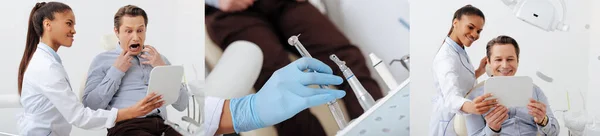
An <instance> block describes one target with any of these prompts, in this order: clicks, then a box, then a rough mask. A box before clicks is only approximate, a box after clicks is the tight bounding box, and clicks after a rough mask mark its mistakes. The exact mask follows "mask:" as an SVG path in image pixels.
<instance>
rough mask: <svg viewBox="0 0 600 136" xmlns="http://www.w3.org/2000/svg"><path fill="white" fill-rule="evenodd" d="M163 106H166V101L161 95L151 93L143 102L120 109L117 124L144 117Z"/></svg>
mask: <svg viewBox="0 0 600 136" xmlns="http://www.w3.org/2000/svg"><path fill="white" fill-rule="evenodd" d="M163 104H165V101H163V100H162V96H161V95H157V94H156V93H151V94H149V95H147V96H146V97H144V98H143V99H142V100H140V101H138V102H137V103H136V104H135V105H133V106H131V107H127V108H123V109H119V111H118V113H117V119H116V121H115V122H119V121H123V120H128V119H132V118H136V117H139V116H144V115H146V114H148V113H150V112H152V111H153V110H154V109H157V108H160V107H161V106H163Z"/></svg>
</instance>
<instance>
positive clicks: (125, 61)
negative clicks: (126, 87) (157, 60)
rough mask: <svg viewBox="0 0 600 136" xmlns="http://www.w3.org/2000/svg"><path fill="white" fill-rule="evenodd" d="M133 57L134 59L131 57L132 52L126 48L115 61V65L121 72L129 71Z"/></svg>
mask: <svg viewBox="0 0 600 136" xmlns="http://www.w3.org/2000/svg"><path fill="white" fill-rule="evenodd" d="M131 59H133V58H132V57H131V53H129V52H128V51H126V50H125V51H122V52H121V54H120V55H119V57H117V60H116V61H115V63H114V64H113V66H114V67H115V68H117V69H119V70H120V71H121V72H127V70H128V69H129V67H131Z"/></svg>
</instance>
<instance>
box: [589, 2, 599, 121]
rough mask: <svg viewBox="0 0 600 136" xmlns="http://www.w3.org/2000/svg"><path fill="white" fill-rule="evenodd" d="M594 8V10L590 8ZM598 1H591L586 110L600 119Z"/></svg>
mask: <svg viewBox="0 0 600 136" xmlns="http://www.w3.org/2000/svg"><path fill="white" fill-rule="evenodd" d="M592 7H594V8H592ZM598 7H600V1H596V0H594V1H591V2H590V8H591V13H592V15H591V16H592V17H591V26H590V29H591V32H590V55H589V63H590V66H589V79H590V80H589V87H588V90H589V91H588V92H587V98H586V100H587V103H586V104H587V109H588V111H590V113H592V115H595V116H597V117H600V108H598V105H596V104H598V103H600V99H598V98H600V91H598V90H600V84H598V83H600V77H599V76H598V75H600V70H598V69H600V41H598V38H599V37H600V8H598Z"/></svg>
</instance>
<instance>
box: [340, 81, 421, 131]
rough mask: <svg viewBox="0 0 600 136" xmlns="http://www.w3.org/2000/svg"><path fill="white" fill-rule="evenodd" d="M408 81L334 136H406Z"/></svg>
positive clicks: (408, 117) (407, 123) (407, 127)
mask: <svg viewBox="0 0 600 136" xmlns="http://www.w3.org/2000/svg"><path fill="white" fill-rule="evenodd" d="M409 82H410V80H409V79H406V80H405V81H404V82H403V83H402V84H400V85H399V86H398V87H396V88H395V89H393V90H392V91H390V92H389V94H387V95H386V96H385V97H383V98H381V99H380V100H379V101H378V102H377V103H376V104H375V105H374V106H373V107H371V108H370V109H369V110H366V111H365V113H364V114H362V115H361V116H360V117H358V118H356V119H354V120H353V121H351V122H350V124H349V125H348V126H347V127H346V128H344V129H342V130H340V131H338V133H337V134H336V136H408V135H410V134H409V132H410V131H409V129H410V128H409V125H410V120H409V119H410V116H409V101H410V99H409V89H410V87H409Z"/></svg>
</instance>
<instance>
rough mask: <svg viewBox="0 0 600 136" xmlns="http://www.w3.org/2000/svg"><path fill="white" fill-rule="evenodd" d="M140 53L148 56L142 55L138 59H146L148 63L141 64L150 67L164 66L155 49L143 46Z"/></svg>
mask: <svg viewBox="0 0 600 136" xmlns="http://www.w3.org/2000/svg"><path fill="white" fill-rule="evenodd" d="M142 52H147V53H148V54H142V55H140V57H142V58H144V59H147V60H148V61H144V62H142V64H147V65H151V66H152V67H157V66H164V65H166V63H165V61H164V60H163V59H162V57H161V56H160V53H158V51H156V49H155V48H154V47H152V46H150V45H144V49H143V50H142Z"/></svg>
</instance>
